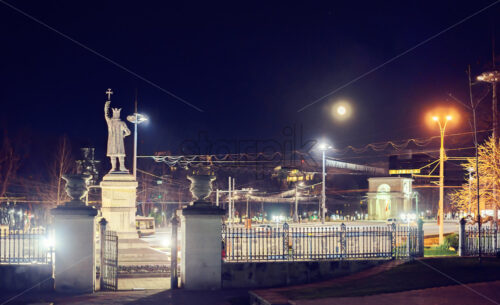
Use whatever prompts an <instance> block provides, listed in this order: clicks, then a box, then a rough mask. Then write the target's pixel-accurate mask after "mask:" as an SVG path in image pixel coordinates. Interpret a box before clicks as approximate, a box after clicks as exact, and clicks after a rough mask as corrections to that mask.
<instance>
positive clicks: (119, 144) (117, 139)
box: [104, 89, 130, 172]
mask: <svg viewBox="0 0 500 305" xmlns="http://www.w3.org/2000/svg"><path fill="white" fill-rule="evenodd" d="M106 93H107V94H108V101H107V102H106V104H105V105H104V117H105V118H106V123H108V151H107V156H108V157H109V158H110V159H111V171H110V172H114V171H116V158H118V160H119V162H120V170H119V171H120V172H128V170H127V169H126V168H125V145H124V143H123V138H125V137H126V136H129V135H130V130H129V129H128V127H127V124H125V122H123V121H122V120H120V111H121V108H113V117H111V118H110V117H109V104H110V103H111V101H110V100H109V99H110V95H111V94H112V92H111V90H109V89H108V92H106Z"/></svg>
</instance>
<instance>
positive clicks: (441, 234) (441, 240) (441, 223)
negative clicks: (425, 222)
mask: <svg viewBox="0 0 500 305" xmlns="http://www.w3.org/2000/svg"><path fill="white" fill-rule="evenodd" d="M452 118H453V117H452V116H451V115H447V116H445V121H444V124H443V123H441V120H440V118H439V117H438V116H433V117H432V120H434V121H435V122H437V123H438V125H439V131H440V135H441V148H440V149H439V212H438V222H439V244H440V245H442V244H443V243H444V207H443V206H444V161H445V159H446V155H445V151H444V132H445V130H446V125H447V124H448V122H449V121H451V119H452Z"/></svg>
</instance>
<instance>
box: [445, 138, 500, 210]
mask: <svg viewBox="0 0 500 305" xmlns="http://www.w3.org/2000/svg"><path fill="white" fill-rule="evenodd" d="M478 155H479V158H478V159H479V162H478V165H479V198H480V199H479V200H480V201H479V205H480V209H481V210H483V209H485V208H489V209H493V210H494V209H495V207H500V201H499V200H498V196H497V198H494V196H493V190H494V189H497V190H498V189H500V159H499V158H500V149H499V145H498V144H496V143H495V140H494V139H493V138H489V139H488V140H487V141H486V142H485V143H484V144H482V145H480V146H479V147H478ZM462 167H463V168H464V169H465V170H466V171H470V170H473V173H472V176H471V179H472V180H471V181H468V182H467V183H464V184H463V185H462V187H461V188H460V189H459V190H457V191H455V192H454V193H452V194H450V201H451V204H452V206H454V207H455V208H456V209H457V210H460V211H464V212H470V213H474V214H475V215H477V180H476V179H477V173H476V159H475V158H469V159H468V160H467V162H466V163H464V164H462ZM467 180H469V179H468V177H467Z"/></svg>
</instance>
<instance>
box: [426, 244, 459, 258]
mask: <svg viewBox="0 0 500 305" xmlns="http://www.w3.org/2000/svg"><path fill="white" fill-rule="evenodd" d="M457 255H458V254H457V252H456V251H452V250H449V249H445V247H440V246H433V247H425V248H424V256H425V257H428V256H457Z"/></svg>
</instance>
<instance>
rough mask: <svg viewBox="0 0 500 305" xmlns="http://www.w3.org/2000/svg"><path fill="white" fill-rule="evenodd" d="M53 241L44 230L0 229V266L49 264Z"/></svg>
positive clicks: (51, 235)
mask: <svg viewBox="0 0 500 305" xmlns="http://www.w3.org/2000/svg"><path fill="white" fill-rule="evenodd" d="M53 240H54V239H53V234H52V231H51V230H46V229H45V228H32V229H28V230H12V229H0V264H51V263H52V261H53V257H54V248H53V247H54V245H53Z"/></svg>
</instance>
